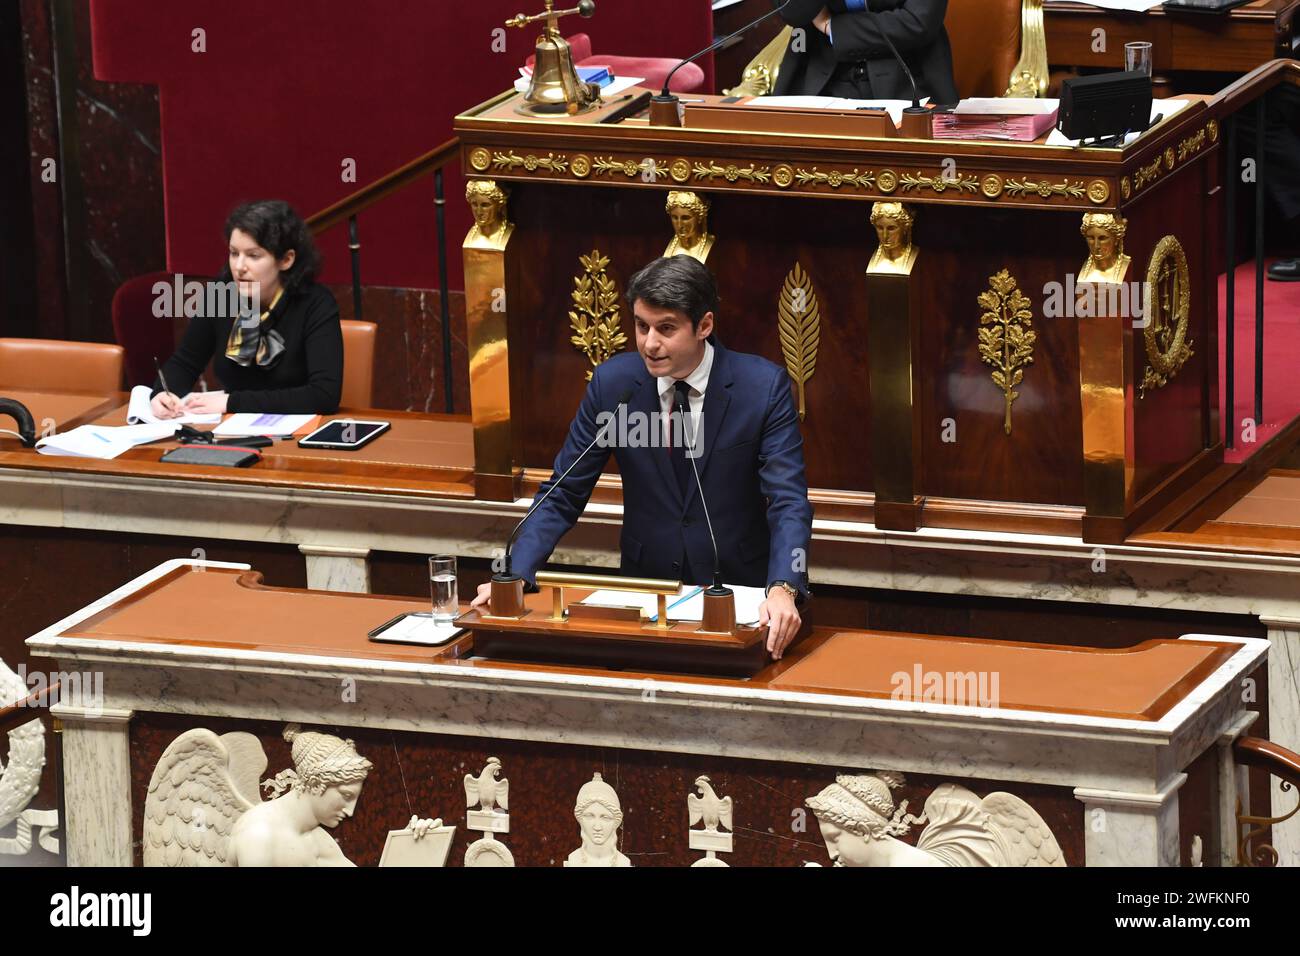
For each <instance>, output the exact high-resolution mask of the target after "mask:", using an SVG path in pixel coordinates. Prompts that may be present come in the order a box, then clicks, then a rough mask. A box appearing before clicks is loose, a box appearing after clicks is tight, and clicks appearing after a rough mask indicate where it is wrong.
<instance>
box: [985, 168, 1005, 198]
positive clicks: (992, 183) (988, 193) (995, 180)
mask: <svg viewBox="0 0 1300 956" xmlns="http://www.w3.org/2000/svg"><path fill="white" fill-rule="evenodd" d="M1002 189H1003V181H1002V177H1001V176H999V175H998V174H997V173H985V174H984V177H983V178H982V179H981V180H980V192H981V193H983V194H984V198H985V199H997V198H998V197H999V196H1001V195H1002Z"/></svg>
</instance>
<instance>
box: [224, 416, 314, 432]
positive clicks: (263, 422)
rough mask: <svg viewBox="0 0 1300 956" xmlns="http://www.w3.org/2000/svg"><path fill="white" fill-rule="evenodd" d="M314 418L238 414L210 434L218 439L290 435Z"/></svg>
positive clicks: (227, 419)
mask: <svg viewBox="0 0 1300 956" xmlns="http://www.w3.org/2000/svg"><path fill="white" fill-rule="evenodd" d="M315 417H316V416H315V415H278V414H275V413H274V412H238V413H236V414H234V415H230V416H229V417H227V418H226V420H225V421H224V422H222V423H221V424H220V425H218V426H217V427H216V428H214V429H212V434H214V435H216V436H218V437H219V438H246V437H248V436H249V435H292V434H293V433H294V432H296V431H297V430H298V429H300V428H303V427H304V426H306V425H307V424H308V423H309V422H311V420H312V419H313V418H315Z"/></svg>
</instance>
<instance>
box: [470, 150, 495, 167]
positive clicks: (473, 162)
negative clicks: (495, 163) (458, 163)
mask: <svg viewBox="0 0 1300 956" xmlns="http://www.w3.org/2000/svg"><path fill="white" fill-rule="evenodd" d="M469 165H470V167H471V168H472V169H476V170H478V171H479V172H480V173H481V172H483V171H484V170H485V169H487V168H488V167H489V166H490V165H492V154H491V153H489V152H488V151H487V150H486V149H484V148H483V147H482V146H476V147H474V148H473V149H472V150H470V152H469Z"/></svg>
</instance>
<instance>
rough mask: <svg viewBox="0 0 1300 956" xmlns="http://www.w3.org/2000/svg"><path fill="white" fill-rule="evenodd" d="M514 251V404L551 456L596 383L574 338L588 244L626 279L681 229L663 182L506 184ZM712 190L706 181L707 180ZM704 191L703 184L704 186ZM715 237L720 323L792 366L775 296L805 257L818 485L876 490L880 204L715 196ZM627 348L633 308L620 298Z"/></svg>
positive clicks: (545, 455) (811, 433) (531, 451)
mask: <svg viewBox="0 0 1300 956" xmlns="http://www.w3.org/2000/svg"><path fill="white" fill-rule="evenodd" d="M510 188H511V198H510V219H511V221H513V222H515V223H517V224H518V225H517V228H516V231H515V234H514V238H513V239H512V241H511V253H512V255H513V256H516V257H517V261H518V262H519V263H520V264H521V265H520V283H519V293H518V300H517V301H516V300H512V301H511V303H510V356H511V361H510V390H511V413H512V416H513V421H514V423H515V427H516V428H517V429H520V430H522V432H523V437H522V441H523V448H522V453H523V461H524V464H525V465H527V466H529V467H533V468H549V467H550V466H551V464H552V463H553V462H554V460H555V455H556V452H557V451H558V450H559V448H560V446H561V445H562V444H563V441H564V436H565V434H566V431H567V428H568V425H569V422H570V420H571V419H572V417H573V414H574V412H576V411H577V408H578V404H579V402H581V400H582V396H583V393H584V390H585V388H586V378H585V376H586V372H587V369H588V368H589V367H590V366H589V365H588V363H587V359H586V357H585V356H584V355H583V354H582V353H581V352H580V351H579V350H578V349H576V348H575V347H574V346H573V345H572V344H571V343H570V341H569V338H570V336H571V335H572V334H573V333H572V331H571V330H570V327H569V309H570V308H571V307H572V297H571V293H572V292H573V287H574V278H575V277H576V276H578V275H580V274H581V273H582V265H581V263H580V262H579V261H578V257H579V256H583V255H587V254H588V253H590V252H591V251H592V250H593V249H598V250H599V251H600V252H601V253H602V254H604V255H605V256H607V257H608V258H609V260H610V263H609V266H608V267H607V269H608V273H609V275H610V276H611V278H613V280H614V281H615V282H616V283H617V285H618V288H619V291H620V292H622V291H623V290H624V289H626V287H627V282H628V279H629V278H630V277H631V276H632V274H633V273H635V272H636V271H637V270H638V269H640V268H641V267H642V266H644V265H645V264H647V263H648V262H650V261H651V260H652V259H655V258H657V257H659V256H661V255H663V251H664V247H665V246H666V245H667V244H668V241H669V239H671V238H672V232H671V229H670V226H669V222H668V216H667V214H666V212H665V211H664V199H665V196H666V192H664V193H660V192H654V191H650V190H640V189H619V188H616V187H610V186H598V185H596V184H591V185H585V186H583V187H581V188H575V187H572V186H569V187H566V186H544V185H540V184H510ZM701 192H703V191H701ZM705 194H706V195H708V194H707V193H705ZM709 198H710V199H711V201H712V203H713V206H712V209H711V211H710V213H709V230H710V231H711V232H712V233H714V234H715V235H716V236H717V241H716V243H715V244H714V247H713V251H712V252H711V254H710V256H709V263H708V265H709V268H710V269H711V270H712V271H713V273H714V275H715V276H716V277H717V279H718V287H719V294H720V297H721V306H720V308H719V314H718V319H717V322H718V325H717V335H718V337H719V339H720V340H721V341H722V343H723V344H724V345H725V346H726V347H727V348H730V349H734V350H737V351H742V352H752V353H755V354H758V355H762V356H763V357H765V358H767V359H770V360H771V361H773V362H776V363H777V364H780V365H784V364H785V362H784V358H783V357H782V353H781V343H780V338H779V335H778V329H777V302H778V298H779V296H780V294H781V289H782V285H783V283H784V281H785V278H786V276H787V275H788V274H789V272H790V271H791V269H793V268H794V266H795V263H800V264H801V265H802V267H803V269H804V270H805V272H806V273H807V274H808V276H809V277H810V279H811V281H812V284H813V288H814V291H815V292H816V296H817V300H818V305H819V308H820V315H821V339H820V345H819V350H818V354H817V370H816V373H815V374H814V375H813V377H812V379H811V380H810V381H809V383H808V385H807V387H806V401H807V417H806V419H805V421H804V423H803V435H804V442H805V446H804V454H805V458H806V462H807V466H808V483H809V485H810V486H811V487H815V488H816V487H821V488H845V489H854V490H860V491H866V490H870V488H871V459H870V440H869V433H868V431H867V428H868V422H869V421H870V413H871V408H870V401H869V398H868V391H867V371H866V370H867V352H866V348H867V343H866V321H865V314H864V313H862V312H861V309H862V305H861V303H862V300H863V297H864V288H865V286H864V280H863V271H864V270H865V268H866V265H867V262H868V260H869V259H870V256H871V251H872V250H873V249H874V247H875V234H874V232H873V231H872V230H871V226H870V223H869V222H868V217H869V215H870V212H871V204H870V203H864V202H836V201H831V200H824V199H823V200H818V199H795V198H783V197H758V196H743V195H738V194H734V193H733V194H713V195H710V196H709ZM620 316H621V319H622V328H623V332H624V334H625V335H626V336H627V338H628V346H627V347H628V348H629V349H635V347H636V341H635V330H634V328H633V322H632V314H631V309H630V308H629V307H628V305H627V303H626V301H621V302H620Z"/></svg>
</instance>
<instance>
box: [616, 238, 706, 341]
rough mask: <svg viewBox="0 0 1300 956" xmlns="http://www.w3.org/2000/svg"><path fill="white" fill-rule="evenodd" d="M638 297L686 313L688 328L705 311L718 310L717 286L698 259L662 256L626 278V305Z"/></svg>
mask: <svg viewBox="0 0 1300 956" xmlns="http://www.w3.org/2000/svg"><path fill="white" fill-rule="evenodd" d="M637 299H640V300H641V301H642V302H645V303H647V304H649V305H653V306H654V307H655V308H658V309H675V310H677V311H680V312H685V313H686V315H687V317H688V318H689V319H690V320H691V328H692V329H697V328H699V326H700V319H702V318H704V314H705V313H706V312H717V311H718V286H717V284H716V283H715V282H714V281H713V273H711V272H710V271H709V270H708V268H707V267H706V266H705V265H704V263H702V262H700V261H699V260H698V259H692V258H691V257H690V256H664V257H663V258H660V259H656V260H655V261H654V262H652V263H650V264H649V265H648V266H646V267H645V268H644V269H642V270H641V271H640V272H638V273H637V274H636V275H634V276H633V277H632V278H631V279H630V280H628V283H627V301H628V305H635V304H636V300H637Z"/></svg>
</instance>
